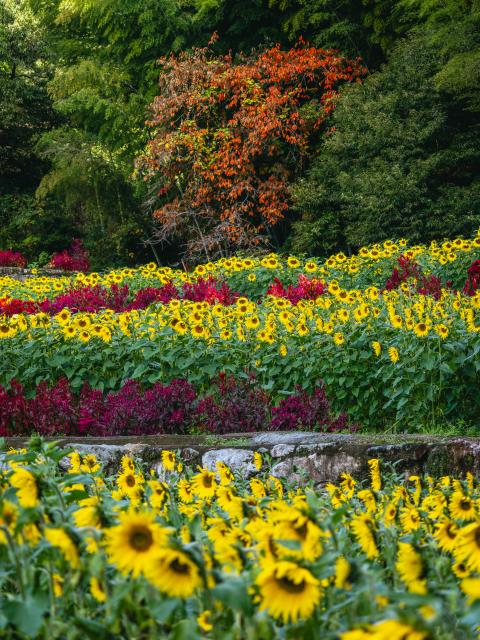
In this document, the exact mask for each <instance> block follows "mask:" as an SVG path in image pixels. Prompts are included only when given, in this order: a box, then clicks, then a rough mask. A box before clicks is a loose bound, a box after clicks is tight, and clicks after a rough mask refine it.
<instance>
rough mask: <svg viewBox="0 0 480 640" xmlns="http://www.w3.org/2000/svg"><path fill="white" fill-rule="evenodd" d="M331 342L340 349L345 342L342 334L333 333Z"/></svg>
mask: <svg viewBox="0 0 480 640" xmlns="http://www.w3.org/2000/svg"><path fill="white" fill-rule="evenodd" d="M333 342H334V343H335V344H336V345H337V347H340V346H341V345H342V344H343V343H344V342H345V336H344V335H343V333H339V332H337V333H335V334H334V336H333Z"/></svg>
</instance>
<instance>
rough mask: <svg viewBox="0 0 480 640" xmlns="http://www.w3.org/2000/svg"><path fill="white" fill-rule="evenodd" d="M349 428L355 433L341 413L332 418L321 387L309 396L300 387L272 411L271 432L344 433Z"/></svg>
mask: <svg viewBox="0 0 480 640" xmlns="http://www.w3.org/2000/svg"><path fill="white" fill-rule="evenodd" d="M347 427H348V428H349V430H350V431H355V430H356V426H354V425H353V426H352V425H348V422H347V416H346V415H345V414H344V413H342V414H341V415H340V416H339V417H338V418H332V416H331V413H330V404H329V402H328V399H327V396H326V393H325V388H324V387H323V385H320V386H317V387H316V389H315V390H314V392H313V394H311V395H309V394H308V393H307V392H306V391H303V390H302V389H301V388H300V387H297V389H296V393H294V394H293V395H291V396H288V397H287V398H284V399H283V400H281V401H280V404H279V405H278V407H274V408H273V409H272V420H271V422H270V427H269V428H270V430H271V431H293V430H296V429H309V430H320V431H327V432H333V431H344V430H345V429H347Z"/></svg>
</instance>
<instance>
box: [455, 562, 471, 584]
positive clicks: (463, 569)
mask: <svg viewBox="0 0 480 640" xmlns="http://www.w3.org/2000/svg"><path fill="white" fill-rule="evenodd" d="M452 571H453V573H454V574H455V575H456V576H457V578H460V580H461V579H462V578H468V576H469V575H470V574H471V573H472V572H471V570H470V569H469V567H468V566H467V565H466V564H465V562H454V563H453V565H452Z"/></svg>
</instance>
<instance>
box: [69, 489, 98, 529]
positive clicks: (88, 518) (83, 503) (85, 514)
mask: <svg viewBox="0 0 480 640" xmlns="http://www.w3.org/2000/svg"><path fill="white" fill-rule="evenodd" d="M78 506H79V507H80V508H79V509H77V510H76V511H74V512H73V520H74V522H75V525H76V526H77V527H97V528H99V527H100V526H101V523H102V513H101V511H100V509H99V499H98V498H97V496H91V497H89V498H85V499H84V500H80V501H79V502H78Z"/></svg>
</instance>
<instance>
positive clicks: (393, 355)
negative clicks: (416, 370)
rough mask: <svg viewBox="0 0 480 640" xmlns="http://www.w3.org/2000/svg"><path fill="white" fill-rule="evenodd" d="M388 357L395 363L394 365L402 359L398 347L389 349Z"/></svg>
mask: <svg viewBox="0 0 480 640" xmlns="http://www.w3.org/2000/svg"><path fill="white" fill-rule="evenodd" d="M388 356H389V358H390V360H391V361H392V362H393V364H396V363H397V362H398V361H399V359H400V355H399V353H398V349H397V348H396V347H390V348H389V349H388Z"/></svg>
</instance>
